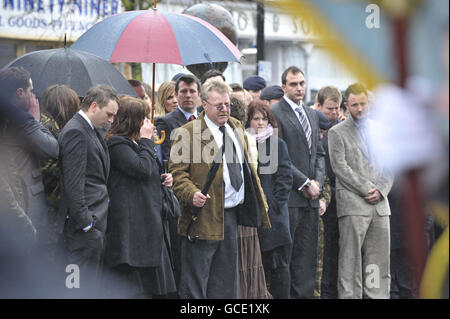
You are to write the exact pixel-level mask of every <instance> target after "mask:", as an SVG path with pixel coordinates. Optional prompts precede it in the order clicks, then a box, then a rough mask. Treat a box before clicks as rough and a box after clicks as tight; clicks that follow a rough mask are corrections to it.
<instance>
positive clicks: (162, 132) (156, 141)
mask: <svg viewBox="0 0 450 319" xmlns="http://www.w3.org/2000/svg"><path fill="white" fill-rule="evenodd" d="M155 2H156V0H155ZM155 73H156V64H155V63H153V74H152V118H151V121H152V124H155ZM165 138H166V132H165V131H161V138H159V137H158V136H155V138H154V140H153V143H155V144H156V145H160V144H162V143H163V142H164V140H165Z"/></svg>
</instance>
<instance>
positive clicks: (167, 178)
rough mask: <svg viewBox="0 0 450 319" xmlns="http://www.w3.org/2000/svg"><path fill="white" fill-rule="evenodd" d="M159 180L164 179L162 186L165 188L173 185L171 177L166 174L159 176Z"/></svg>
mask: <svg viewBox="0 0 450 319" xmlns="http://www.w3.org/2000/svg"><path fill="white" fill-rule="evenodd" d="M161 179H164V181H163V185H164V186H166V187H172V185H173V177H172V174H170V173H167V174H162V175H161Z"/></svg>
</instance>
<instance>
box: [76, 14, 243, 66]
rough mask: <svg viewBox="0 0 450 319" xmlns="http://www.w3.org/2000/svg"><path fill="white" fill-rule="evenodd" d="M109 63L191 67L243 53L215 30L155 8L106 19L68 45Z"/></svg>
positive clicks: (223, 60)
mask: <svg viewBox="0 0 450 319" xmlns="http://www.w3.org/2000/svg"><path fill="white" fill-rule="evenodd" d="M71 48H73V49H78V50H83V51H86V52H90V53H93V54H95V55H97V56H99V57H101V58H103V59H105V60H108V61H110V62H147V63H166V64H179V65H191V64H199V63H212V62H233V61H234V62H239V60H240V58H241V57H242V54H241V53H240V52H239V50H238V49H237V48H236V46H235V45H234V44H233V43H232V42H231V41H230V40H228V38H227V37H226V36H225V35H223V33H222V32H220V31H219V30H218V29H217V28H215V27H214V26H212V25H211V24H209V23H207V22H205V21H203V20H201V19H199V18H196V17H193V16H189V15H185V14H179V13H163V12H159V11H157V10H155V9H153V10H138V11H128V12H124V13H120V14H117V15H114V16H111V17H108V18H106V19H104V20H102V21H100V22H98V23H97V24H95V25H94V26H92V27H91V28H90V29H89V30H88V31H86V32H85V33H84V34H82V35H81V37H80V38H79V39H78V40H77V41H76V42H75V43H74V44H73V45H72V46H71Z"/></svg>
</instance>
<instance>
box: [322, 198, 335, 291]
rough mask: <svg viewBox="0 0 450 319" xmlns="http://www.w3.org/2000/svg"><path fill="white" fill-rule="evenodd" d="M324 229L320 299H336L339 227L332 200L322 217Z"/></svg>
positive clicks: (333, 200)
mask: <svg viewBox="0 0 450 319" xmlns="http://www.w3.org/2000/svg"><path fill="white" fill-rule="evenodd" d="M322 221H323V228H324V247H323V264H322V265H323V270H322V281H321V286H320V291H321V298H322V299H337V297H338V294H337V275H338V257H339V225H338V219H337V211H336V200H335V199H334V198H333V199H332V200H331V202H330V205H329V206H328V208H327V211H326V212H325V214H324V215H322Z"/></svg>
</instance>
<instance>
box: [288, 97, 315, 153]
mask: <svg viewBox="0 0 450 319" xmlns="http://www.w3.org/2000/svg"><path fill="white" fill-rule="evenodd" d="M282 102H283V103H282V104H281V107H282V110H283V112H284V113H285V117H286V118H287V119H288V120H289V122H290V123H291V124H292V126H294V127H295V128H296V129H297V131H298V133H299V135H300V139H301V140H302V141H303V144H305V146H306V148H307V149H309V146H308V141H307V140H306V135H305V131H304V130H303V127H302V125H301V124H300V121H299V120H298V117H297V114H295V112H294V110H292V107H291V106H290V105H289V104H288V103H287V102H286V101H285V100H284V98H282ZM307 116H308V115H307ZM309 119H310V118H309V116H308V120H309ZM310 123H311V121H310Z"/></svg>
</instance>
